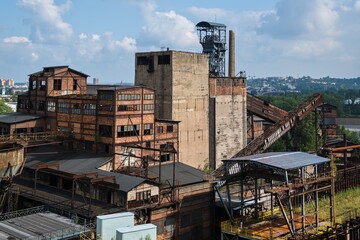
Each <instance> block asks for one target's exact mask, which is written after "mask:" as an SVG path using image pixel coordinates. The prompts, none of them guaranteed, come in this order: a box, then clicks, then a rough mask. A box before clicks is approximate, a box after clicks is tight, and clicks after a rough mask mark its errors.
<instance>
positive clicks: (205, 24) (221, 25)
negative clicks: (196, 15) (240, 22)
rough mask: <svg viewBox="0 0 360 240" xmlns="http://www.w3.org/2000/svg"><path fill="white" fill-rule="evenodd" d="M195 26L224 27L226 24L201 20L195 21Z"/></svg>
mask: <svg viewBox="0 0 360 240" xmlns="http://www.w3.org/2000/svg"><path fill="white" fill-rule="evenodd" d="M196 27H226V25H225V24H222V23H215V22H206V21H202V22H199V23H197V24H196Z"/></svg>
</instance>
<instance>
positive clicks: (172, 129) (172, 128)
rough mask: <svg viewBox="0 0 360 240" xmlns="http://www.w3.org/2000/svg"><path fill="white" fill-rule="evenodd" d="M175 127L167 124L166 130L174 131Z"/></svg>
mask: <svg viewBox="0 0 360 240" xmlns="http://www.w3.org/2000/svg"><path fill="white" fill-rule="evenodd" d="M173 131H174V127H173V126H166V132H173Z"/></svg>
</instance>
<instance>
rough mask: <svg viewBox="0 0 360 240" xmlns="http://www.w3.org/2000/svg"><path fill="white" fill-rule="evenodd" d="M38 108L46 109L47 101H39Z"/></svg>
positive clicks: (40, 109)
mask: <svg viewBox="0 0 360 240" xmlns="http://www.w3.org/2000/svg"><path fill="white" fill-rule="evenodd" d="M38 110H39V111H44V110H45V101H39V105H38Z"/></svg>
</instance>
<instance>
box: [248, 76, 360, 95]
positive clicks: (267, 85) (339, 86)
mask: <svg viewBox="0 0 360 240" xmlns="http://www.w3.org/2000/svg"><path fill="white" fill-rule="evenodd" d="M246 84H247V91H248V92H249V93H251V94H253V95H256V96H259V95H264V94H271V95H285V94H287V93H307V92H323V91H339V90H347V89H351V90H360V77H358V78H332V77H324V78H318V79H316V78H311V77H309V76H303V77H300V78H294V77H291V76H290V77H266V78H254V77H248V78H247V82H246ZM358 97H360V95H359V96H358Z"/></svg>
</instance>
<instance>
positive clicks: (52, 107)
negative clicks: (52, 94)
mask: <svg viewBox="0 0 360 240" xmlns="http://www.w3.org/2000/svg"><path fill="white" fill-rule="evenodd" d="M55 106H56V103H55V102H48V107H47V110H48V112H55Z"/></svg>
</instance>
